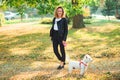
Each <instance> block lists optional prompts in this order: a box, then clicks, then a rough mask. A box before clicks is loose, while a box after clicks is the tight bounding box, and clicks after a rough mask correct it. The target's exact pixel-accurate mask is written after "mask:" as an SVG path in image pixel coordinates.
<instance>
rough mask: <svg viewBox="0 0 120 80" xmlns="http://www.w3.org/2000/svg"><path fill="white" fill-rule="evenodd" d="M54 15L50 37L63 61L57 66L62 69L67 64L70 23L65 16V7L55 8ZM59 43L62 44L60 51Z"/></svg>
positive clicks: (55, 50)
mask: <svg viewBox="0 0 120 80" xmlns="http://www.w3.org/2000/svg"><path fill="white" fill-rule="evenodd" d="M54 16H55V17H54V19H53V22H52V28H51V29H50V37H51V40H52V42H53V50H54V53H55V55H56V57H57V58H58V60H60V61H61V63H60V65H59V66H58V68H57V69H58V70H60V69H62V68H64V65H65V57H66V54H65V46H66V39H67V34H68V24H67V19H66V18H65V12H64V9H63V8H62V7H57V8H56V9H55V13H54ZM58 45H59V46H60V52H59V51H58Z"/></svg>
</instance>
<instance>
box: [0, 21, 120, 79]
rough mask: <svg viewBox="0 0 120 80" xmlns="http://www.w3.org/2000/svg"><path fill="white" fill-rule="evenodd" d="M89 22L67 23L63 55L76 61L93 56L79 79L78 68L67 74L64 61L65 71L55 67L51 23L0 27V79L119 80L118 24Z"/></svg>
mask: <svg viewBox="0 0 120 80" xmlns="http://www.w3.org/2000/svg"><path fill="white" fill-rule="evenodd" d="M93 22H94V23H91V24H87V25H86V28H82V29H72V28H71V25H69V33H68V38H67V47H66V53H67V55H69V56H70V58H71V59H73V60H79V59H81V58H82V57H83V56H84V55H85V54H90V55H91V56H92V57H93V59H94V60H93V62H92V63H91V64H90V65H89V66H88V70H87V73H86V74H85V76H84V77H83V78H81V77H80V76H79V71H73V73H71V74H67V68H68V64H66V67H65V70H62V71H57V70H56V66H57V65H58V64H57V63H58V60H57V58H56V57H55V55H54V53H53V49H52V43H51V41H50V37H49V30H50V26H51V25H48V24H47V25H43V24H37V23H36V24H28V25H25V26H24V25H19V26H14V27H12V26H10V27H11V28H10V27H7V26H6V27H1V28H0V33H1V34H0V80H8V79H11V80H13V79H15V80H16V79H19V78H20V79H24V80H42V79H45V80H47V79H51V80H79V79H80V80H119V79H120V76H119V75H120V73H119V71H120V69H119V67H120V59H119V57H120V24H119V22H115V21H113V22H112V21H97V20H96V21H93ZM18 27H19V28H18ZM5 29H6V30H5ZM63 74H65V75H64V76H61V75H63Z"/></svg>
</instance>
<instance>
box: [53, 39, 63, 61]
mask: <svg viewBox="0 0 120 80" xmlns="http://www.w3.org/2000/svg"><path fill="white" fill-rule="evenodd" d="M53 51H54V53H55V55H56V56H57V58H58V59H59V60H60V61H61V56H60V54H59V52H58V41H57V40H53Z"/></svg>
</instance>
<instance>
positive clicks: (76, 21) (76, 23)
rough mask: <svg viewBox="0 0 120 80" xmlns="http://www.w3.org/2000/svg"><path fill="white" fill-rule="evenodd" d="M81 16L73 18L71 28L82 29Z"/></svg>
mask: <svg viewBox="0 0 120 80" xmlns="http://www.w3.org/2000/svg"><path fill="white" fill-rule="evenodd" d="M84 27H85V25H84V22H83V15H80V14H78V15H75V16H74V17H73V26H72V28H84Z"/></svg>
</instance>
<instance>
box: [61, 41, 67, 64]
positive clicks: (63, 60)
mask: <svg viewBox="0 0 120 80" xmlns="http://www.w3.org/2000/svg"><path fill="white" fill-rule="evenodd" d="M60 52H61V55H62V57H61V61H62V62H63V63H65V58H66V54H65V47H64V45H63V43H62V42H61V43H60Z"/></svg>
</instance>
